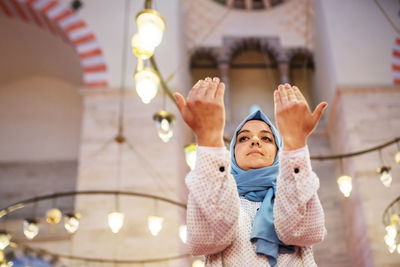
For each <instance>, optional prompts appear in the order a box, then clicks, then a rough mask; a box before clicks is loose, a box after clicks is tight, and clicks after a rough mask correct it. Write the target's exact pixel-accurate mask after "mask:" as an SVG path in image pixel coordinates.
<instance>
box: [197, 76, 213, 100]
mask: <svg viewBox="0 0 400 267" xmlns="http://www.w3.org/2000/svg"><path fill="white" fill-rule="evenodd" d="M204 81H205V82H204V83H202V85H201V90H200V91H199V96H201V97H203V96H205V95H207V92H208V91H209V90H210V87H211V84H212V82H213V80H212V79H211V78H210V77H207V78H206V79H205V80H204Z"/></svg>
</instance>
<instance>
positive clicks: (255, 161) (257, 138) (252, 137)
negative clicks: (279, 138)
mask: <svg viewBox="0 0 400 267" xmlns="http://www.w3.org/2000/svg"><path fill="white" fill-rule="evenodd" d="M276 153H277V147H276V144H275V138H274V135H273V133H272V131H271V128H270V127H269V125H268V124H266V123H265V122H263V121H258V120H251V121H248V122H246V123H245V124H244V125H243V127H242V129H240V130H239V132H238V135H237V138H236V144H235V159H236V163H237V165H238V166H239V167H240V168H241V169H242V170H245V171H247V170H249V169H259V168H264V167H268V166H271V165H272V163H274V160H275V156H276Z"/></svg>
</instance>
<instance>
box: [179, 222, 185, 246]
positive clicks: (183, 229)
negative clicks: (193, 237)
mask: <svg viewBox="0 0 400 267" xmlns="http://www.w3.org/2000/svg"><path fill="white" fill-rule="evenodd" d="M179 237H180V238H181V240H182V242H183V243H186V242H187V226H186V225H181V226H179Z"/></svg>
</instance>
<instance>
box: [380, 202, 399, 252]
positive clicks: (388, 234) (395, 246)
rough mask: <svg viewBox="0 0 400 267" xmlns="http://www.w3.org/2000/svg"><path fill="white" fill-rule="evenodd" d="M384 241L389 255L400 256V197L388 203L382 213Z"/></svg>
mask: <svg viewBox="0 0 400 267" xmlns="http://www.w3.org/2000/svg"><path fill="white" fill-rule="evenodd" d="M383 225H384V227H385V236H384V241H385V243H386V245H387V247H388V250H389V252H390V253H394V252H395V251H397V253H398V254H400V196H399V197H398V198H396V199H395V200H394V201H393V202H392V203H390V204H389V205H388V206H387V208H386V209H385V212H384V213H383Z"/></svg>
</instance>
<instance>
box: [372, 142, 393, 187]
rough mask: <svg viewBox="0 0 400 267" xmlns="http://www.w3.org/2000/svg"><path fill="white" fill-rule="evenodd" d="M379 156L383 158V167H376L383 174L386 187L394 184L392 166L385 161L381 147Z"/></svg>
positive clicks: (382, 180) (383, 182)
mask: <svg viewBox="0 0 400 267" xmlns="http://www.w3.org/2000/svg"><path fill="white" fill-rule="evenodd" d="M379 158H380V160H381V163H382V167H380V168H378V169H376V172H377V173H379V174H380V175H381V182H382V184H383V185H384V186H386V187H390V185H391V184H392V175H391V174H390V170H391V168H390V166H387V165H386V164H385V162H384V161H383V157H382V150H381V149H379Z"/></svg>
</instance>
